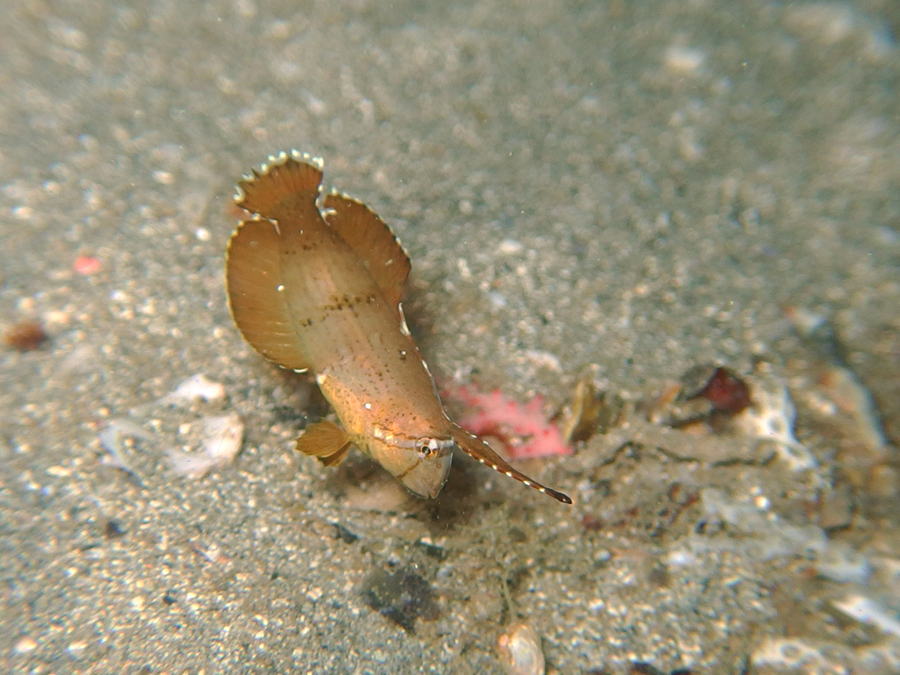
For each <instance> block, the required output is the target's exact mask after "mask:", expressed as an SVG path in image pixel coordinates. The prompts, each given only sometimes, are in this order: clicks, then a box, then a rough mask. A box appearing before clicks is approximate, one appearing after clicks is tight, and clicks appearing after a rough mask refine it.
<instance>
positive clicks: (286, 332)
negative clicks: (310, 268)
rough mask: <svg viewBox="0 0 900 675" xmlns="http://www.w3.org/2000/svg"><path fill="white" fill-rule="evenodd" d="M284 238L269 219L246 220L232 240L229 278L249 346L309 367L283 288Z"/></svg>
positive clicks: (233, 306)
mask: <svg viewBox="0 0 900 675" xmlns="http://www.w3.org/2000/svg"><path fill="white" fill-rule="evenodd" d="M280 247H281V237H280V236H279V234H278V230H277V229H276V227H275V225H274V224H273V223H271V222H270V221H268V220H247V221H244V222H243V223H241V224H240V225H238V228H237V230H235V233H234V234H233V235H231V240H230V241H229V242H228V252H227V254H226V257H225V277H226V285H227V289H228V305H229V307H230V308H231V315H232V317H234V322H235V324H237V327H238V329H239V330H240V331H241V334H242V335H243V336H244V339H246V340H247V342H249V343H250V345H251V346H252V347H253V348H254V349H255V350H256V351H258V352H259V353H260V354H262V355H263V356H265V357H266V358H267V359H269V360H271V361H274V362H275V363H277V364H278V365H280V366H283V367H285V368H290V369H292V370H304V369H306V368H308V367H309V366H308V364H307V363H306V359H305V358H304V356H303V353H302V351H301V344H300V342H299V340H298V338H297V333H296V332H295V331H294V329H293V327H292V325H291V319H290V314H289V312H288V310H287V307H286V306H285V301H284V293H283V292H282V291H279V290H278V289H279V288H281V284H282V279H281V261H280Z"/></svg>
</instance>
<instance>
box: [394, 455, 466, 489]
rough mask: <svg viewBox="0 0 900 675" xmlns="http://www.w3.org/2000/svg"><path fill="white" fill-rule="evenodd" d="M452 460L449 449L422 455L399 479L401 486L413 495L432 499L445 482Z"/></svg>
mask: <svg viewBox="0 0 900 675" xmlns="http://www.w3.org/2000/svg"><path fill="white" fill-rule="evenodd" d="M452 462H453V453H452V452H450V451H446V452H442V453H440V454H435V455H432V456H431V457H423V458H422V459H421V460H420V461H419V462H418V463H417V464H416V465H415V466H414V467H413V468H412V469H410V470H409V471H408V472H406V474H405V475H404V476H402V477H400V478H399V480H400V482H401V483H402V484H403V487H405V488H406V489H407V490H409V491H410V492H412V493H413V494H414V495H416V496H418V497H424V498H425V499H434V498H435V497H437V496H438V494H440V492H441V488H442V487H444V483H446V482H447V476H448V475H449V474H450V464H451V463H452Z"/></svg>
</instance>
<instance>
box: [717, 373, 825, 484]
mask: <svg viewBox="0 0 900 675" xmlns="http://www.w3.org/2000/svg"><path fill="white" fill-rule="evenodd" d="M746 381H747V383H748V384H749V385H750V392H751V397H752V399H753V405H752V406H751V407H749V408H747V409H746V410H744V411H743V412H742V413H741V414H740V415H737V416H736V417H735V418H734V424H735V427H736V428H737V429H738V430H740V431H742V432H743V433H745V434H746V435H748V436H751V437H753V438H757V439H759V440H761V441H767V442H771V443H772V445H773V446H774V448H775V450H776V452H777V453H778V456H779V458H780V459H781V460H782V461H784V462H785V464H787V466H788V467H789V468H790V469H791V470H792V471H803V470H805V469H815V468H816V467H817V466H818V463H817V462H816V458H815V457H814V456H813V454H812V453H811V452H810V451H809V449H808V448H807V447H806V446H805V445H803V444H802V443H800V441H798V440H797V438H796V437H795V436H794V422H795V421H796V419H797V409H796V408H795V407H794V402H793V401H792V400H791V396H790V394H789V393H788V390H787V387H786V386H785V385H784V383H783V382H781V381H780V380H779V379H778V378H776V377H775V376H773V375H772V374H770V373H767V372H765V371H764V370H760V371H757V373H756V374H755V375H749V376H747V378H746Z"/></svg>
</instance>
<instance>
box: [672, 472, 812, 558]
mask: <svg viewBox="0 0 900 675" xmlns="http://www.w3.org/2000/svg"><path fill="white" fill-rule="evenodd" d="M700 501H701V504H702V508H703V512H704V521H703V522H704V526H703V528H702V533H701V532H695V533H693V534H691V535H690V536H689V537H688V538H687V539H685V540H684V541H683V542H682V544H681V545H680V546H678V547H676V548H673V549H672V550H671V551H670V553H669V564H670V565H689V564H692V563H693V562H694V560H695V559H696V556H698V555H701V554H703V553H705V552H710V551H711V552H723V551H740V552H741V553H742V554H743V555H746V556H749V557H751V558H753V559H755V560H759V561H767V560H772V559H775V558H782V557H785V556H790V555H795V554H801V555H803V554H809V553H815V554H819V555H821V554H823V553H824V552H825V551H826V549H827V545H828V541H827V537H826V535H825V532H824V531H823V530H822V529H821V528H819V527H816V526H815V525H793V524H791V523H788V522H786V521H783V520H781V519H780V518H778V517H777V515H776V514H775V513H773V512H771V511H768V510H766V509H761V508H759V507H758V506H756V505H754V504H749V503H744V502H738V501H735V500H734V499H732V498H731V497H730V496H729V495H728V494H726V493H725V492H724V491H722V490H718V489H716V488H703V489H701V490H700ZM729 534H731V535H733V536H728V535H729Z"/></svg>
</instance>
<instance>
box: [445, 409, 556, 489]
mask: <svg viewBox="0 0 900 675" xmlns="http://www.w3.org/2000/svg"><path fill="white" fill-rule="evenodd" d="M450 433H451V435H452V436H453V440H454V441H455V442H456V444H457V445H458V446H459V447H460V448H461V449H462V451H463V452H464V453H466V454H467V455H468V456H469V457H471V458H472V459H476V460H478V461H479V462H481V463H482V464H486V465H487V466H489V467H491V468H492V469H493V470H494V471H499V472H500V473H502V474H503V475H505V476H509V477H510V478H513V479H515V480H517V481H519V482H520V483H524V484H525V485H527V486H528V487H532V488H534V489H535V490H537V491H538V492H543V493H544V494H546V495H550V496H551V497H553V498H554V499H555V500H557V501H559V502H562V503H563V504H571V503H572V499H571V497H569V496H568V495H566V494H563V493H562V492H558V491H557V490H554V489H552V488H548V487H547V486H545V485H541V484H540V483H538V482H537V481H535V480H532V479H531V478H529V477H528V476H526V475H525V474H524V473H522V472H521V471H518V470H516V469H514V468H513V467H512V466H510V465H509V463H508V462H507V461H506V460H505V459H503V458H502V457H501V456H500V455H498V454H497V453H496V452H494V451H493V450H491V448H490V446H489V445H488V444H487V443H485V442H484V441H483V440H481V439H480V438H478V437H477V436H474V435H472V434H470V433H469V432H468V431H466V430H465V429H463V428H462V427H460V426H459V425H456V424H454V425H453V426H452V428H451V431H450Z"/></svg>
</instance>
